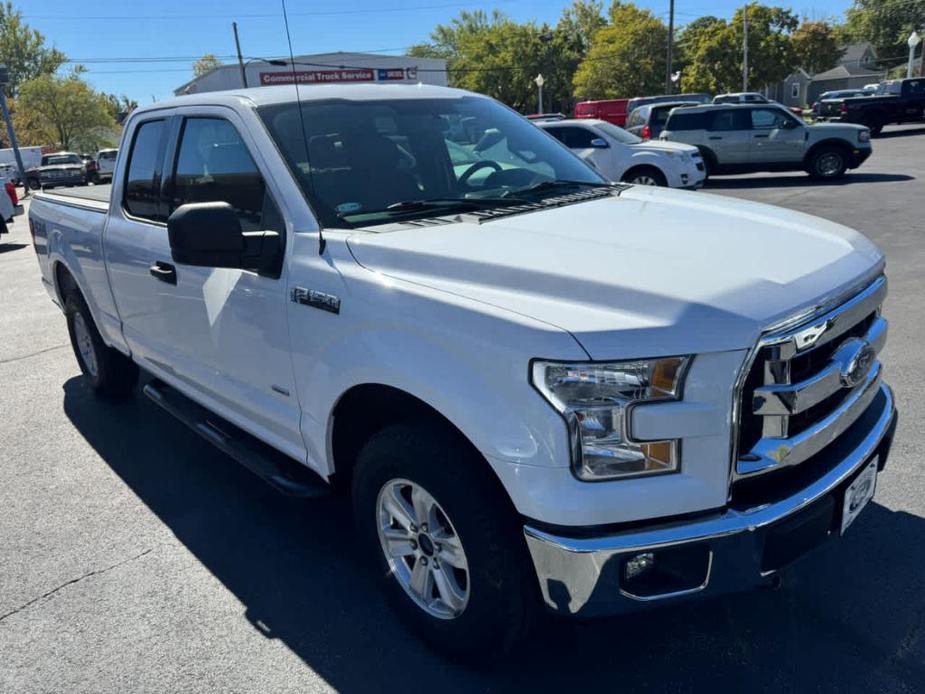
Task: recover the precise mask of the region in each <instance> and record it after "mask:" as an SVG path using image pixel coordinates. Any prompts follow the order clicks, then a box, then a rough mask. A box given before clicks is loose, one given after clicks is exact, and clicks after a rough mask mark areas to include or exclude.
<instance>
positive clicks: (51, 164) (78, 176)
mask: <svg viewBox="0 0 925 694" xmlns="http://www.w3.org/2000/svg"><path fill="white" fill-rule="evenodd" d="M26 176H27V179H28V181H29V187H30V188H32V189H35V190H37V189H38V188H54V187H55V186H85V185H87V168H86V166H85V165H84V162H83V161H82V160H81V158H80V155H79V154H75V153H74V152H55V153H54V154H45V155H42V163H41V165H40V166H38V167H36V168H34V169H30V170H29V171H28V172H27V174H26Z"/></svg>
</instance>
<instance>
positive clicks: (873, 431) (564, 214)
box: [29, 84, 895, 656]
mask: <svg viewBox="0 0 925 694" xmlns="http://www.w3.org/2000/svg"><path fill="white" fill-rule="evenodd" d="M301 97H302V98H301V101H299V100H298V98H297V93H296V91H295V89H294V87H292V86H278V87H261V88H258V89H252V90H242V91H235V92H208V93H203V94H196V95H191V96H188V97H180V98H177V99H172V100H170V101H167V102H164V103H161V104H154V105H151V106H147V107H142V108H139V109H137V110H135V111H134V112H133V113H132V114H131V116H130V117H129V119H128V121H127V123H126V126H125V131H124V134H123V141H122V147H121V149H120V151H121V154H120V156H119V158H118V160H117V164H116V175H115V177H114V184H113V186H112V188H111V194H110V190H109V189H108V188H107V187H106V186H100V187H93V188H89V189H84V190H83V191H74V190H67V191H62V192H59V193H51V192H46V193H39V194H37V195H36V196H35V199H34V201H33V202H32V204H31V207H30V214H29V223H30V228H31V231H32V237H33V239H34V245H35V250H36V254H37V257H38V261H39V265H40V267H41V273H42V279H43V282H44V283H45V286H46V288H47V289H48V291H49V293H50V295H51V297H52V298H53V300H54V301H56V302H57V303H58V304H59V305H60V306H61V307H62V308H63V309H64V314H65V317H66V320H67V328H68V331H69V333H70V337H71V343H72V345H73V348H74V353H75V355H76V357H77V361H78V363H79V364H80V368H81V370H82V372H83V374H84V377H85V378H86V380H87V382H88V384H89V385H90V386H91V387H92V388H93V389H95V390H96V391H97V392H99V393H101V394H103V395H106V396H109V397H115V396H120V395H121V396H126V395H129V394H131V393H133V392H134V389H135V386H136V383H137V381H138V377H139V369H141V370H144V371H145V372H146V374H147V375H146V378H145V381H146V384H145V387H144V392H145V393H146V395H148V397H150V398H151V399H152V400H153V401H154V402H155V403H157V404H158V405H159V406H161V407H163V408H164V409H165V410H167V411H168V412H170V413H171V414H173V415H174V416H176V417H178V418H179V419H180V420H181V421H182V422H185V423H186V424H188V425H189V426H190V427H191V428H192V429H193V430H194V431H196V432H197V433H199V434H201V435H202V436H204V437H205V438H206V439H207V440H208V441H209V442H211V443H213V444H215V445H216V446H218V447H219V448H221V449H222V450H224V451H226V452H227V453H228V454H229V455H230V456H231V457H232V458H234V459H235V460H237V461H239V462H241V463H242V464H244V465H245V466H247V467H248V468H249V469H251V470H252V471H254V472H255V473H257V474H258V475H259V476H260V477H262V478H263V479H264V480H266V481H267V482H268V483H269V484H271V485H272V486H274V487H275V488H277V489H279V490H281V491H283V492H285V493H287V494H294V495H299V496H303V497H312V496H317V495H319V494H323V493H328V492H330V491H338V490H343V491H344V492H346V493H349V495H350V497H351V500H352V504H353V509H354V517H355V523H356V527H357V531H358V536H359V542H358V543H357V544H356V550H357V551H358V552H360V553H361V556H362V558H363V559H365V560H367V561H368V563H369V566H370V567H371V569H372V572H373V575H374V576H375V577H376V580H377V581H379V582H380V583H381V585H382V587H383V589H384V591H385V594H386V596H387V598H388V600H389V601H390V602H391V603H392V605H393V606H394V608H395V609H396V610H397V611H398V613H399V614H400V616H401V618H402V619H403V621H404V622H405V623H406V624H408V625H409V626H410V627H411V628H412V629H414V630H415V631H417V632H418V633H419V634H420V635H421V636H422V638H423V639H425V640H426V642H427V643H428V644H430V645H432V646H434V647H437V648H441V649H443V650H447V651H452V652H455V653H464V654H469V655H472V654H475V653H480V654H489V655H492V656H497V655H499V654H500V653H503V652H504V651H505V650H506V649H507V648H509V647H510V646H512V645H513V644H514V643H516V642H517V641H518V640H520V639H522V638H523V636H524V633H525V630H526V629H527V627H528V626H529V625H530V624H531V622H532V619H531V616H532V615H533V614H534V612H535V610H536V609H537V608H539V607H541V606H545V607H546V608H548V609H549V610H552V611H554V612H558V613H561V614H564V615H579V616H585V615H600V614H619V613H623V612H627V611H631V610H635V609H639V608H640V607H643V606H651V605H655V604H669V605H670V604H675V603H677V602H678V601H680V600H682V599H683V598H685V597H688V598H689V597H694V596H710V595H718V594H722V593H728V592H730V591H737V590H744V589H748V588H751V587H755V586H759V585H766V584H768V583H769V582H772V581H774V580H775V577H776V576H777V574H778V572H779V571H781V570H783V568H784V567H785V566H787V565H788V564H789V563H791V562H792V561H794V560H795V559H796V558H798V557H799V556H801V555H802V554H803V553H804V552H806V551H808V550H810V549H811V548H813V547H815V546H816V545H819V544H821V543H823V542H825V541H827V540H829V539H832V538H835V537H837V536H840V535H841V534H842V533H843V532H844V530H845V529H846V528H847V527H848V526H849V525H850V524H851V523H852V521H853V520H854V519H855V517H856V516H857V514H858V513H859V512H860V511H861V509H863V508H864V505H865V504H866V503H867V502H868V501H869V500H870V498H871V496H872V495H873V491H874V483H875V481H876V477H877V473H878V471H879V470H880V469H882V468H883V466H884V464H885V463H886V459H887V454H888V452H889V447H890V442H891V440H892V437H893V429H894V426H895V412H894V407H893V397H892V394H891V391H890V389H889V388H888V387H887V386H886V385H885V384H884V383H883V381H882V376H881V366H880V362H879V361H878V358H877V355H878V354H879V352H880V350H881V349H882V348H883V346H884V341H885V339H886V321H885V320H884V319H883V317H882V316H881V313H880V306H881V304H882V302H883V300H884V297H885V295H886V280H885V278H884V276H883V269H884V259H883V256H882V255H881V254H880V252H879V251H878V250H877V249H876V247H874V245H873V244H872V243H870V241H868V240H867V239H866V238H864V237H863V236H861V235H860V234H858V233H857V232H854V231H852V230H850V229H847V228H845V227H843V226H840V225H838V224H834V223H832V222H827V221H824V220H821V219H817V218H814V217H810V216H808V215H803V214H799V213H796V212H790V211H786V210H781V209H776V208H773V207H767V206H763V205H757V204H753V203H748V202H745V201H742V200H734V199H726V198H721V197H714V196H708V195H702V194H697V195H694V194H690V193H687V192H683V191H674V190H666V189H656V188H649V187H644V186H631V185H624V184H611V183H608V182H606V181H604V179H603V178H602V177H601V176H600V175H599V174H598V173H597V172H596V171H595V170H594V169H593V168H592V167H590V166H589V165H587V164H586V163H585V162H583V161H582V160H581V159H579V158H578V157H576V156H574V155H573V154H572V153H571V152H569V151H568V150H567V149H566V148H564V147H562V146H561V145H560V144H559V143H557V142H556V141H555V140H553V139H552V138H551V137H548V136H547V135H545V134H544V133H542V132H540V131H539V130H538V129H537V128H536V127H534V126H533V125H531V124H530V123H529V122H528V121H526V120H525V119H524V118H522V117H520V116H519V115H517V114H516V113H514V112H513V111H511V110H510V109H508V108H506V107H504V106H502V105H501V104H498V103H497V102H495V101H493V100H491V99H489V98H487V97H483V96H479V95H476V94H471V93H468V92H464V91H460V90H454V89H446V88H440V87H432V86H415V85H381V84H374V85H317V86H312V87H307V88H306V87H303V88H302V89H301ZM467 157H468V160H469V161H470V162H471V163H468V164H467V163H465V161H466V160H467ZM120 413H121V411H120V410H119V409H118V408H107V409H106V410H105V416H111V417H116V418H118V417H120V416H121V414H120ZM138 445H139V446H143V445H145V442H144V441H138ZM175 454H176V455H177V456H182V455H183V454H184V453H183V450H182V448H181V447H180V446H179V445H178V446H177V450H176V452H175ZM195 462H196V461H192V460H191V461H190V464H195ZM229 512H233V510H230V511H229ZM293 531H294V532H295V533H296V535H298V534H303V533H318V532H325V531H326V529H325V528H321V527H298V528H293ZM849 541H850V540H849ZM351 549H353V547H351ZM335 551H336V550H335ZM338 560H339V559H338V558H337V557H317V563H318V564H319V565H322V564H324V563H325V562H330V561H338ZM267 589H268V590H270V589H276V588H271V587H270V586H269V585H268V587H267ZM293 598H294V599H305V598H306V596H293ZM310 599H330V596H310ZM871 599H872V600H876V594H875V592H872V598H871ZM621 638H626V636H625V634H621V633H620V631H619V627H615V628H614V641H615V643H619V641H620V639H621Z"/></svg>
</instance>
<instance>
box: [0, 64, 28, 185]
mask: <svg viewBox="0 0 925 694" xmlns="http://www.w3.org/2000/svg"><path fill="white" fill-rule="evenodd" d="M9 81H10V73H9V70H7V68H6V65H0V109H2V110H3V120H5V121H6V133H7V135H8V136H9V138H10V147H12V148H13V156H14V157H16V166H17V167H19V180H20V181H22V186H23V191H24V192H23V197H26V196H27V195H29V181H28V180H26V167H25V166H24V165H23V163H22V154H21V153H20V152H19V142H17V140H16V131H15V130H13V119H12V118H10V109H9V108H8V107H7V105H6V85H7V82H9Z"/></svg>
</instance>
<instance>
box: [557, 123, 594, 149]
mask: <svg viewBox="0 0 925 694" xmlns="http://www.w3.org/2000/svg"><path fill="white" fill-rule="evenodd" d="M556 129H557V130H558V131H559V133H558V134H557V135H555V136H554V137H555V138H556V139H558V140H561V141H562V142H563V143H564V144H565V146H566V147H568V148H570V149H587V148H589V147H591V140H594V139H595V138H596V137H597V136H596V135H595V134H594V133H592V132H591V131H590V130H585V129H584V128H556Z"/></svg>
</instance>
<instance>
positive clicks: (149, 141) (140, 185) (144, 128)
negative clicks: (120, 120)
mask: <svg viewBox="0 0 925 694" xmlns="http://www.w3.org/2000/svg"><path fill="white" fill-rule="evenodd" d="M166 129H167V128H166V121H165V120H163V119H159V120H149V121H144V122H143V123H141V124H140V125H139V126H138V127H137V128H135V132H134V134H133V136H132V145H131V148H130V150H129V160H128V167H127V169H126V174H125V190H124V193H123V198H122V205H123V207H124V208H125V211H126V212H128V213H129V214H130V215H132V216H133V217H138V218H139V219H144V220H148V221H152V222H164V221H166V220H167V217H166V216H165V215H164V210H163V208H162V205H161V199H160V168H161V162H162V161H163V158H164V150H165V147H166V142H165V134H166Z"/></svg>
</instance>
